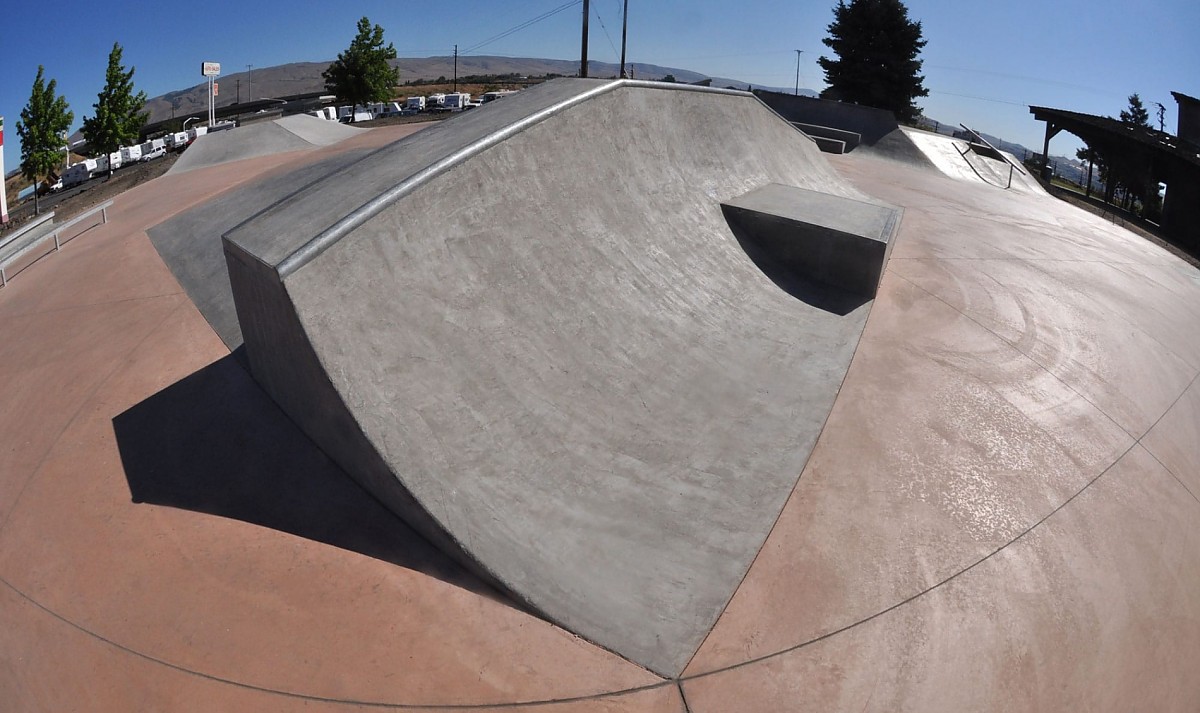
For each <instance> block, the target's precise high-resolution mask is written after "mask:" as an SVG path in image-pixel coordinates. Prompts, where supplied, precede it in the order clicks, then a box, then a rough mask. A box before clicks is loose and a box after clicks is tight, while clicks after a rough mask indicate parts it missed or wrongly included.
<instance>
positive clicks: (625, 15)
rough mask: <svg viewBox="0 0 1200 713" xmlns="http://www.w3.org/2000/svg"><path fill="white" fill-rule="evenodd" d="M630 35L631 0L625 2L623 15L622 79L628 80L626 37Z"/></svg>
mask: <svg viewBox="0 0 1200 713" xmlns="http://www.w3.org/2000/svg"><path fill="white" fill-rule="evenodd" d="M628 33H629V0H625V10H624V11H623V12H622V13H621V79H628V78H629V75H628V74H626V73H625V37H626V35H627V34H628Z"/></svg>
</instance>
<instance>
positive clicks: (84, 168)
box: [62, 158, 99, 188]
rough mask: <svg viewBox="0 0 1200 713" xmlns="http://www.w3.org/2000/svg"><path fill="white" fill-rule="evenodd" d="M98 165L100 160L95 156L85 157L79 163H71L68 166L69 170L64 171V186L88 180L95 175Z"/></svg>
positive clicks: (76, 184) (75, 184)
mask: <svg viewBox="0 0 1200 713" xmlns="http://www.w3.org/2000/svg"><path fill="white" fill-rule="evenodd" d="M98 165H99V164H98V162H97V161H96V159H94V158H85V159H84V160H82V161H80V162H79V163H75V164H71V165H70V166H68V167H67V170H65V171H63V174H62V184H63V188H70V187H71V186H78V185H79V184H80V183H83V182H84V181H87V180H88V179H89V178H91V177H92V176H93V175H95V173H96V169H97V166H98Z"/></svg>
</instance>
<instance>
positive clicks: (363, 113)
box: [338, 106, 375, 123]
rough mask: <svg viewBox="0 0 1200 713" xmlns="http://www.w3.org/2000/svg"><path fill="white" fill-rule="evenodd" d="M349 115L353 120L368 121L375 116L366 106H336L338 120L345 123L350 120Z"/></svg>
mask: <svg viewBox="0 0 1200 713" xmlns="http://www.w3.org/2000/svg"><path fill="white" fill-rule="evenodd" d="M351 117H353V121H370V120H371V119H374V118H375V116H374V115H373V114H372V113H371V112H370V111H369V110H368V109H367V108H366V107H362V106H355V107H349V106H339V107H338V121H340V122H342V123H346V122H349V121H351V120H352V119H351Z"/></svg>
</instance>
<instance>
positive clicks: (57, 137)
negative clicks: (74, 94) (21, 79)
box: [17, 64, 75, 214]
mask: <svg viewBox="0 0 1200 713" xmlns="http://www.w3.org/2000/svg"><path fill="white" fill-rule="evenodd" d="M45 71H46V70H45V67H43V66H42V65H40V64H39V65H38V71H37V77H36V78H35V79H34V80H33V91H32V92H30V94H29V103H28V104H26V105H25V108H24V109H22V110H21V120H20V121H18V122H17V136H20V137H21V174H22V175H23V176H25V178H28V179H29V180H31V181H33V184H34V189H33V212H34V213H35V214H36V213H40V212H41V206H40V205H39V204H38V189H37V183H38V181H40V180H41V179H43V178H45V177H47V176H49V175H50V174H51V173H53V172H54V169H55V168H56V167H57V166H58V152H59V150H60V149H61V148H62V145H63V137H64V136H65V135H66V133H67V129H69V128H71V122H72V121H74V120H75V114H74V113H73V112H71V111H70V110H69V109H67V100H66V98H65V97H58V96H55V95H54V94H55V91H54V90H55V88H56V87H57V85H58V82H57V80H54V79H51V80H50V82H49V83H46V81H45V78H44V77H43V75H44V74H45Z"/></svg>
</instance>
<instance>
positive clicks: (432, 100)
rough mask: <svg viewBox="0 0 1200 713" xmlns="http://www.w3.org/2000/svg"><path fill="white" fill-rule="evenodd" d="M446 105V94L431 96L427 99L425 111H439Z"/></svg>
mask: <svg viewBox="0 0 1200 713" xmlns="http://www.w3.org/2000/svg"><path fill="white" fill-rule="evenodd" d="M445 103H446V95H445V94H430V95H429V96H427V97H425V109H426V110H428V111H437V110H438V109H440V108H442V105H443V104H445Z"/></svg>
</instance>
